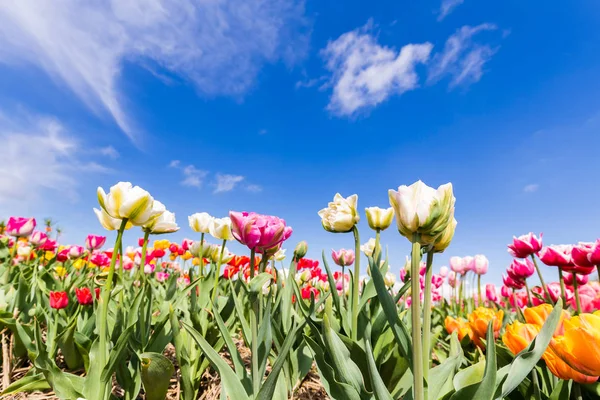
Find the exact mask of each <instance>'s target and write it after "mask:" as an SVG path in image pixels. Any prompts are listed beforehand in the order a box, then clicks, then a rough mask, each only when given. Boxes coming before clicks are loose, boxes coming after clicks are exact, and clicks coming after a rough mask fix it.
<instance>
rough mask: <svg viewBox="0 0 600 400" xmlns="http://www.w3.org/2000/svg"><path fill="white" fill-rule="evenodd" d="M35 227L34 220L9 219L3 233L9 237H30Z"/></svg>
mask: <svg viewBox="0 0 600 400" xmlns="http://www.w3.org/2000/svg"><path fill="white" fill-rule="evenodd" d="M35 226H36V222H35V218H22V217H10V218H9V219H8V222H7V223H6V231H5V232H6V234H7V235H9V236H14V237H25V236H29V235H31V233H32V232H33V230H34V229H35Z"/></svg>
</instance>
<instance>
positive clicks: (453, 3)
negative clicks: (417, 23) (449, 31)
mask: <svg viewBox="0 0 600 400" xmlns="http://www.w3.org/2000/svg"><path fill="white" fill-rule="evenodd" d="M464 2H465V0H442V5H441V6H440V11H439V13H440V15H438V19H437V20H438V21H441V20H443V19H444V18H446V17H447V16H448V15H449V14H450V13H451V12H452V11H454V9H455V8H456V7H458V6H460V5H461V4H462V3H464Z"/></svg>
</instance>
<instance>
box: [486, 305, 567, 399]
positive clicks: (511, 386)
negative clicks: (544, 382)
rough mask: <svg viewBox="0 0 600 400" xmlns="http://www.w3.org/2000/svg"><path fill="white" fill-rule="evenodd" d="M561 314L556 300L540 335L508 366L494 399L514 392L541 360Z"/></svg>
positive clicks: (560, 308)
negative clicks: (500, 387) (500, 389)
mask: <svg viewBox="0 0 600 400" xmlns="http://www.w3.org/2000/svg"><path fill="white" fill-rule="evenodd" d="M561 312H562V301H561V299H558V301H557V302H556V305H555V306H554V309H553V310H552V312H551V313H550V315H549V316H548V319H547V320H546V322H545V323H544V326H542V329H541V330H540V333H539V334H538V335H537V336H536V337H535V339H533V341H532V342H531V343H530V344H529V346H527V347H526V348H525V349H523V351H521V352H520V353H519V354H517V356H516V357H515V359H514V361H513V362H512V364H510V368H509V371H508V375H507V377H506V379H505V380H504V383H503V384H502V393H501V394H500V395H499V396H497V397H496V398H504V397H506V396H508V395H509V394H510V392H512V391H513V390H515V389H516V388H517V387H518V386H519V384H521V382H523V380H524V379H525V378H526V377H527V375H529V373H530V372H531V370H532V369H533V368H534V367H535V365H536V364H537V362H538V361H539V360H540V358H542V355H543V354H544V351H546V347H548V344H549V343H550V340H552V336H553V335H554V331H555V330H556V326H557V325H558V323H559V321H560V315H561Z"/></svg>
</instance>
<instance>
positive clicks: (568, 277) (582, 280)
mask: <svg viewBox="0 0 600 400" xmlns="http://www.w3.org/2000/svg"><path fill="white" fill-rule="evenodd" d="M575 276H576V277H577V286H583V285H585V284H586V283H588V281H589V275H580V274H575ZM563 279H564V282H565V285H567V286H573V274H565V275H564V277H563Z"/></svg>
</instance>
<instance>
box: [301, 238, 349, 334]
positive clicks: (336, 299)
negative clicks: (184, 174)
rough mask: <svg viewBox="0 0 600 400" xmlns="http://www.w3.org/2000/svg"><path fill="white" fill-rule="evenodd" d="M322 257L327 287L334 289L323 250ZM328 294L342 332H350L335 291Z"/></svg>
mask: <svg viewBox="0 0 600 400" xmlns="http://www.w3.org/2000/svg"><path fill="white" fill-rule="evenodd" d="M322 255H323V266H324V267H325V271H326V272H327V281H328V282H329V287H330V288H335V287H336V283H335V279H334V278H333V274H332V273H331V269H330V268H329V264H328V263H327V258H326V257H325V250H323V254H322ZM294 282H295V281H294ZM329 292H330V293H331V297H332V298H333V303H334V305H335V310H336V312H337V313H338V315H339V317H340V321H341V323H342V327H343V328H344V331H345V332H347V333H348V332H350V322H349V321H348V315H347V314H346V311H345V310H344V307H343V305H342V302H341V300H340V296H339V294H338V292H337V290H330V291H329Z"/></svg>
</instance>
